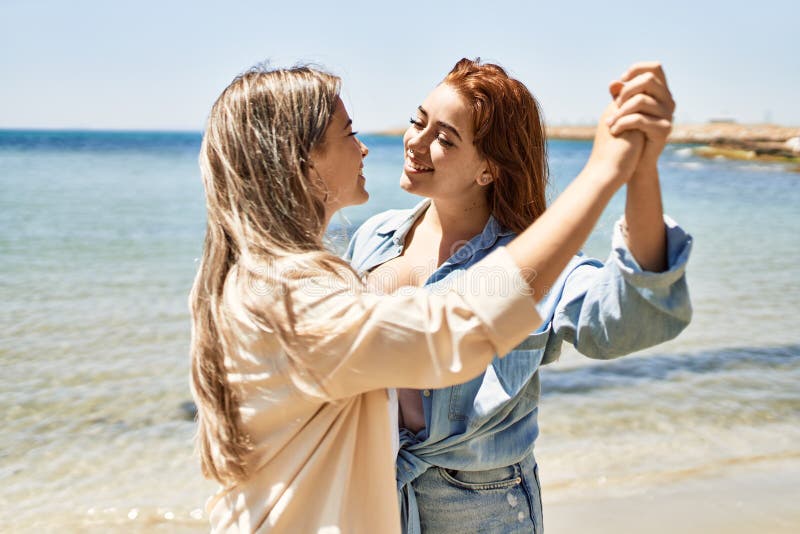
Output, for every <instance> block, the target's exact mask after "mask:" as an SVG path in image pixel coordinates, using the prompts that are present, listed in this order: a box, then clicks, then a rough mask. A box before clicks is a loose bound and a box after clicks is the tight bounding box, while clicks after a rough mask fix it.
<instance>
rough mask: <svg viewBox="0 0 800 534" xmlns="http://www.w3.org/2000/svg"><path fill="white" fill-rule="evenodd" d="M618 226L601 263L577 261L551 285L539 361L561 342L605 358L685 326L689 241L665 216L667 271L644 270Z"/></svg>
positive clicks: (547, 360)
mask: <svg viewBox="0 0 800 534" xmlns="http://www.w3.org/2000/svg"><path fill="white" fill-rule="evenodd" d="M621 222H622V220H620V221H618V222H617V223H616V225H615V228H614V235H613V238H612V250H611V254H610V256H609V258H608V260H607V261H606V263H605V264H602V263H600V262H599V261H596V260H582V261H577V262H575V264H573V265H572V266H571V268H570V267H568V268H567V270H565V272H564V274H563V275H562V279H561V280H559V282H557V283H556V287H557V288H558V290H559V291H558V295H557V302H555V303H554V311H553V312H552V315H551V317H552V323H551V328H552V334H553V335H552V336H551V339H550V340H549V341H548V350H547V351H546V353H545V355H544V360H543V363H550V362H551V361H553V360H555V359H556V358H557V357H558V354H559V353H560V349H559V347H560V344H561V342H562V341H567V342H569V343H571V344H572V345H574V346H575V348H576V349H577V350H578V351H579V352H580V353H582V354H584V355H586V356H589V357H590V358H600V359H607V358H614V357H617V356H622V355H625V354H629V353H631V352H634V351H637V350H641V349H644V348H647V347H651V346H653V345H657V344H659V343H663V342H664V341H668V340H670V339H672V338H674V337H675V336H677V335H678V334H679V333H680V332H681V331H683V329H684V328H686V326H687V325H688V324H689V322H690V320H691V317H692V306H691V300H690V298H689V290H688V286H687V284H686V265H687V262H688V259H689V254H690V252H691V248H692V237H691V236H690V235H689V234H687V233H686V232H685V231H684V230H683V229H682V228H681V227H680V226H679V225H678V224H677V223H676V222H675V221H674V220H672V219H671V218H670V217H668V216H665V217H664V224H665V227H666V232H667V265H668V267H667V269H666V270H665V271H663V272H658V273H657V272H648V271H644V270H642V268H641V267H640V266H639V264H638V263H637V262H636V259H635V258H634V257H633V254H631V252H630V250H629V249H628V247H627V244H626V242H625V238H624V236H623V233H622V228H621ZM552 305H553V303H551V306H552ZM551 309H552V308H551ZM540 311H541V308H540ZM543 315H545V314H544V313H543Z"/></svg>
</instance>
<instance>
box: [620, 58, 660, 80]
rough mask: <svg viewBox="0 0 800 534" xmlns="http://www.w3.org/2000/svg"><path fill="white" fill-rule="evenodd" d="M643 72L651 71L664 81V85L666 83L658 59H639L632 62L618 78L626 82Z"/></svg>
mask: <svg viewBox="0 0 800 534" xmlns="http://www.w3.org/2000/svg"><path fill="white" fill-rule="evenodd" d="M645 72H652V73H653V74H654V75H655V76H656V77H657V78H658V79H660V80H661V81H662V82H663V83H664V85H667V75H666V74H664V68H663V67H662V66H661V62H659V61H640V62H638V63H634V64H633V65H631V66H630V67H628V70H626V71H625V73H624V74H623V75H622V77H621V78H620V80H622V81H623V82H627V81H629V80H632V79H634V78H635V77H637V76H638V75H640V74H644V73H645Z"/></svg>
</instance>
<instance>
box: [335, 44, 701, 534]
mask: <svg viewBox="0 0 800 534" xmlns="http://www.w3.org/2000/svg"><path fill="white" fill-rule="evenodd" d="M610 91H611V94H612V97H614V99H615V101H616V104H617V105H616V106H612V107H611V108H610V109H612V111H610V112H609V113H608V114H607V116H606V117H604V119H605V120H606V124H607V125H609V126H610V130H611V133H612V134H614V135H619V134H621V133H623V132H626V131H630V130H640V131H642V132H644V134H645V137H646V142H645V147H644V151H643V153H642V156H641V159H640V160H639V163H638V164H637V166H636V169H635V171H634V174H633V177H632V179H631V180H630V181H629V182H628V184H627V197H626V206H625V215H624V217H622V218H621V219H620V221H619V222H618V223H617V225H616V227H615V231H614V237H613V240H612V251H611V255H610V257H609V259H608V261H607V262H606V263H602V262H600V261H598V260H594V259H590V258H586V257H585V256H583V255H582V254H580V253H579V254H578V255H576V256H575V257H574V258H573V259H572V260H571V261H570V263H569V264H568V265H567V267H566V269H564V271H563V272H562V273H561V275H560V277H558V279H557V281H556V282H555V283H554V284H552V285H551V286H550V288H549V291H548V292H547V293H546V294H545V295H542V299H541V300H540V301H539V302H538V304H537V310H538V312H539V315H540V316H541V317H542V318H543V320H544V323H543V324H542V326H541V327H540V328H539V329H538V330H536V331H535V332H532V333H531V334H530V335H529V336H528V337H527V339H525V341H523V342H522V343H520V344H519V345H517V346H516V348H515V349H514V350H512V351H511V352H510V353H508V354H497V355H496V356H497V357H496V358H495V359H494V360H493V361H492V363H491V364H490V365H489V366H488V367H487V368H486V371H485V372H484V373H483V374H481V375H480V376H478V377H477V378H475V379H473V380H470V381H469V382H466V383H463V384H459V385H455V386H451V387H446V388H441V389H424V390H415V389H401V390H398V392H397V393H398V397H399V410H398V413H399V416H398V425H399V429H400V449H399V454H398V458H397V470H396V475H397V482H398V488H399V491H400V495H399V498H400V506H401V515H402V518H403V528H404V531H406V532H411V533H417V532H421V531H422V532H425V531H429V532H437V533H448V532H458V533H463V532H504V533H506V532H532V531H533V532H537V533H540V532H542V531H543V522H542V511H541V496H540V485H539V479H538V469H537V466H536V461H535V459H534V456H533V449H534V441H535V440H536V437H537V436H538V432H539V428H538V423H537V413H538V401H539V390H540V387H539V373H538V370H539V366H540V365H542V364H546V363H550V362H552V361H554V360H555V359H557V358H558V356H559V354H560V350H561V345H562V343H563V342H564V341H567V342H569V343H572V344H573V345H574V346H575V347H576V348H577V350H578V351H580V352H581V353H583V354H585V355H587V356H589V357H591V358H598V359H608V358H613V357H617V356H621V355H623V354H628V353H630V352H633V351H636V350H640V349H642V348H645V347H648V346H652V345H655V344H657V343H661V342H663V341H666V340H668V339H671V338H673V337H675V336H676V335H677V334H678V333H679V332H680V331H681V330H683V329H684V328H685V327H686V325H687V324H688V323H689V320H690V318H691V304H690V301H689V295H688V290H687V287H686V281H685V277H684V270H685V267H686V261H687V259H688V255H689V251H690V248H691V237H690V236H688V235H687V234H686V233H685V232H683V230H682V229H681V228H680V227H678V226H677V224H676V223H675V222H674V221H672V220H671V219H670V218H669V217H665V216H664V215H663V212H662V206H661V195H660V186H659V180H658V169H657V161H658V157H659V155H660V154H661V151H662V150H663V148H664V145H665V143H666V138H667V135H668V133H669V131H670V129H671V121H672V113H673V110H674V107H675V105H674V102H673V100H672V97H671V94H670V92H669V89H668V88H667V84H666V79H665V77H664V73H663V71H662V69H661V67H660V65H658V64H657V63H640V64H636V65H634V66H632V67H631V68H630V69H629V70H628V71H627V72H626V73H625V75H623V77H622V78H621V79H620V80H618V81H615V82H614V83H612V84H611V86H610ZM410 122H411V125H410V127H409V128H408V130H407V131H406V133H405V135H404V137H403V146H404V150H405V164H404V167H403V172H402V175H401V178H400V186H401V187H402V188H403V189H405V190H406V191H408V192H410V193H414V194H417V195H420V196H423V197H425V200H423V201H422V202H421V203H420V204H418V205H417V206H416V207H415V208H413V209H410V210H390V211H388V212H385V213H381V214H378V215H376V216H374V217H372V218H371V219H369V220H368V221H367V222H366V223H364V225H362V226H361V227H360V228H359V229H358V231H357V232H356V234H355V235H354V236H353V239H352V240H351V243H350V246H349V248H348V253H347V255H348V259H349V260H350V261H351V264H352V265H353V267H354V268H355V269H356V270H357V271H358V272H359V273H360V274H361V275H362V276H363V275H366V276H367V280H368V282H369V283H370V284H371V285H373V286H376V287H378V288H379V289H381V290H383V291H386V292H389V291H393V290H395V289H396V288H398V287H401V286H424V287H427V288H429V290H430V291H431V292H434V293H439V292H442V291H447V290H448V288H450V287H452V286H453V285H454V284H457V283H458V281H459V280H462V279H463V275H464V272H465V271H466V270H467V269H468V268H469V267H471V266H472V265H474V264H476V263H477V262H479V261H480V260H481V259H482V258H485V257H486V256H487V255H489V254H490V253H492V251H494V250H497V249H498V248H501V247H503V246H505V245H506V244H507V243H509V242H510V241H511V240H512V239H513V238H514V237H515V236H516V235H517V234H519V233H520V232H522V231H523V230H524V229H525V228H526V227H528V226H529V225H530V224H531V223H532V222H533V221H535V220H536V219H538V218H539V217H540V216H541V215H542V214H543V213H544V211H545V209H546V200H545V192H546V186H547V181H548V165H547V154H546V139H545V131H544V125H543V121H542V117H541V113H540V111H539V106H538V105H537V102H536V100H535V98H534V97H533V95H532V94H531V93H530V91H529V90H528V89H527V88H526V87H525V86H524V85H523V84H522V83H521V82H519V81H518V80H515V79H513V78H511V77H509V76H508V74H507V73H506V72H505V70H503V68H501V67H499V66H497V65H493V64H482V63H480V61H479V60H477V61H471V60H468V59H462V60H461V61H459V62H458V63H457V64H456V65H455V67H454V68H453V69H452V70H451V71H450V73H449V74H448V75H447V76H446V77H445V79H444V80H443V81H442V83H441V84H440V85H439V86H437V87H436V88H435V89H434V90H433V91H432V92H431V93H430V94H429V95H428V97H427V98H426V99H425V101H424V102H423V103H422V104H421V105H420V106H419V107H418V108H417V110H416V112H415V113H414V115H413V116H412V117H411V120H410ZM541 246H542V247H549V246H552V245H547V244H544V243H542V244H541ZM558 246H559V245H556V248H557V247H558ZM548 250H549V249H548ZM540 252H542V251H541V250H540ZM503 289H504V288H503V287H502V286H498V287H497V288H496V291H498V292H500V291H503ZM437 349H438V350H441V351H446V350H447V347H437ZM411 356H412V355H411V354H409V358H410V357H411ZM501 357H502V358H501ZM411 361H412V360H410V359H409V365H411V363H410V362H411Z"/></svg>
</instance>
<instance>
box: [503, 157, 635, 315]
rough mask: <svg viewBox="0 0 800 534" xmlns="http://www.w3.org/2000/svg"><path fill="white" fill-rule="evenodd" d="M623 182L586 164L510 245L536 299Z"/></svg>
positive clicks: (583, 239)
mask: <svg viewBox="0 0 800 534" xmlns="http://www.w3.org/2000/svg"><path fill="white" fill-rule="evenodd" d="M621 183H622V182H621V181H620V180H619V179H618V178H617V179H614V178H609V176H608V173H604V172H602V171H600V170H598V167H596V166H595V167H593V166H587V167H586V168H585V169H584V170H583V171H582V172H581V174H579V175H578V177H577V178H576V179H575V180H574V181H573V182H572V183H571V184H570V185H569V186H568V187H567V189H565V190H564V192H563V193H562V194H561V195H560V196H559V197H558V199H556V201H555V202H554V203H553V204H552V205H551V206H550V207H548V208H547V210H546V211H545V212H544V213H543V214H542V215H541V216H540V217H539V218H538V219H537V220H536V222H535V223H534V224H533V225H532V226H531V227H529V228H528V229H527V230H525V231H524V232H523V233H522V234H520V236H519V237H518V238H517V239H515V240H514V241H512V242H511V243H509V244H508V245H507V247H506V248H507V250H508V251H509V253H511V256H512V258H513V259H514V261H515V262H516V263H517V265H518V266H519V267H520V269H521V270H522V273H523V276H524V277H525V279H526V280H527V282H528V284H529V285H530V286H531V289H532V290H533V296H534V299H535V300H537V301H538V300H540V299H541V298H542V296H543V295H544V294H545V292H546V291H547V290H548V288H549V287H550V286H551V285H552V284H553V283H554V282H555V280H556V279H557V278H558V276H559V275H560V274H561V271H562V270H563V269H564V267H565V266H566V264H567V262H569V260H570V259H571V258H572V257H573V256H574V255H575V253H576V252H577V251H578V250H579V249H580V247H581V246H582V245H583V243H584V242H585V241H586V239H587V238H588V236H589V234H590V233H591V231H592V228H594V225H595V223H596V222H597V220H598V218H599V217H600V215H601V214H602V213H603V209H604V208H605V206H606V204H607V203H608V201H609V200H610V199H611V197H612V196H613V195H614V193H615V192H616V191H617V189H618V188H619V187H620V185H621Z"/></svg>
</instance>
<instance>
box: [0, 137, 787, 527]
mask: <svg viewBox="0 0 800 534" xmlns="http://www.w3.org/2000/svg"><path fill="white" fill-rule="evenodd" d="M362 140H363V141H364V142H365V143H366V144H367V145H368V146H369V147H370V155H369V157H368V158H367V160H366V164H365V173H366V176H367V188H368V190H369V191H370V193H371V199H370V201H369V203H367V204H366V205H364V206H359V207H354V208H350V209H348V210H345V212H344V215H343V216H342V217H337V218H336V219H335V220H334V222H333V225H332V226H333V227H334V228H333V230H334V231H333V232H332V234H331V241H332V246H341V244H342V242H343V239H344V238H343V237H342V234H343V233H345V232H346V228H352V227H354V226H356V225H358V224H359V223H360V222H362V221H363V220H364V219H365V218H366V217H368V216H369V215H371V214H373V213H376V212H378V211H381V210H384V209H389V208H396V207H410V206H413V205H414V204H415V203H416V202H417V201H418V199H417V198H415V197H412V196H411V195H408V194H406V193H404V192H402V191H400V190H399V188H398V187H397V179H398V176H399V170H400V166H401V161H402V148H401V140H400V139H399V138H395V137H379V136H364V137H363V139H362ZM199 144H200V136H199V134H194V133H104V132H32V131H23V132H12V131H0V302H2V307H1V308H0V310H2V312H0V377H2V378H0V414H2V415H0V417H1V418H2V426H3V431H2V433H0V530H2V531H6V530H8V531H37V532H39V531H64V530H67V531H69V530H80V531H90V532H92V531H97V532H108V531H119V532H131V531H133V532H136V531H148V532H149V531H152V530H157V531H158V530H161V531H169V532H184V531H185V532H202V531H205V530H206V529H207V523H206V518H205V516H204V512H203V505H204V501H205V499H206V497H208V496H209V495H210V494H211V493H212V492H213V491H214V484H212V483H210V482H208V481H205V480H203V479H202V477H201V476H200V472H199V467H198V464H197V461H196V459H195V458H194V456H193V449H192V437H193V432H194V424H193V423H192V422H191V420H190V417H189V416H188V415H187V410H186V407H185V403H186V402H187V401H188V400H190V393H189V385H188V382H189V381H188V372H189V357H188V343H189V317H188V309H187V295H188V292H189V288H190V286H191V282H192V278H193V276H194V273H195V269H196V266H197V264H196V258H197V257H198V256H199V255H200V251H201V246H202V237H203V231H204V217H205V213H204V203H203V192H202V186H201V183H200V179H199V171H198V166H197V152H198V148H199ZM590 148H591V146H590V144H589V143H585V142H568V141H554V142H552V143H551V144H550V169H551V173H552V178H553V180H552V182H553V183H552V186H551V191H550V196H551V197H554V196H555V195H556V194H557V192H558V191H559V190H561V189H563V187H564V186H565V185H566V184H567V183H568V182H569V180H570V179H571V178H572V177H574V176H575V175H576V174H577V173H578V171H579V170H580V168H581V167H582V166H583V164H584V163H585V161H586V159H587V158H588V155H589V151H590ZM661 173H662V187H663V191H664V204H665V209H666V211H667V212H668V213H669V214H670V215H671V216H672V217H673V218H675V219H676V220H678V221H679V222H680V223H681V224H682V225H683V226H684V227H685V228H686V229H687V230H688V231H689V232H691V233H692V234H693V236H694V238H695V245H694V250H693V253H692V258H691V261H690V265H689V271H688V275H687V276H688V280H689V284H690V289H691V293H692V298H693V302H694V309H695V316H694V320H693V323H692V324H691V326H690V327H689V328H688V329H687V330H686V331H685V332H684V333H683V334H682V335H681V336H680V337H679V338H677V339H676V340H674V341H671V342H669V343H665V344H663V345H660V346H657V347H653V348H651V349H648V350H647V351H643V352H642V353H639V354H635V355H631V356H628V357H625V358H621V359H618V360H615V361H612V362H594V361H591V360H588V359H586V358H583V357H580V356H579V355H576V354H575V353H574V351H570V350H567V351H565V354H564V356H563V357H562V359H561V361H560V362H558V363H556V364H554V365H552V366H549V367H548V368H547V369H545V370H544V371H543V373H542V387H543V398H542V406H541V410H540V422H541V430H542V434H541V437H540V438H539V441H538V442H537V457H538V460H539V462H540V469H541V475H542V479H543V489H544V495H545V500H546V502H548V501H549V502H553V501H558V500H563V499H571V498H577V497H579V496H581V495H585V494H591V493H594V492H597V491H602V492H604V493H612V494H626V493H636V492H641V491H645V489H646V488H647V487H651V486H653V485H654V484H660V483H662V482H665V481H673V480H681V479H687V478H691V477H696V476H702V475H703V474H706V473H714V472H718V471H721V470H725V469H731V468H734V467H735V466H736V465H742V464H756V463H760V462H768V461H776V460H777V461H781V460H788V461H791V462H794V464H793V465H794V466H797V465H798V464H797V461H798V460H800V446H798V445H797V444H798V443H799V442H800V389H798V384H799V383H800V328H798V326H797V314H798V311H799V310H798V302H799V301H800V283H799V282H798V280H800V237H798V236H800V222H799V217H798V216H800V174H798V173H793V172H789V171H788V170H787V169H785V168H784V167H781V166H779V165H763V164H756V163H747V162H730V161H722V160H705V159H701V158H698V157H695V156H693V155H692V152H691V148H690V147H686V146H669V147H668V148H667V150H666V152H665V154H664V156H663V158H662V165H661ZM623 209H624V193H621V194H618V195H617V197H615V199H614V200H613V201H612V203H611V205H610V206H609V208H608V209H607V210H606V212H605V213H604V215H603V217H602V219H601V221H600V223H599V224H598V226H597V229H596V231H595V232H594V234H593V235H592V237H591V238H590V239H589V241H588V242H587V244H586V247H585V250H586V251H587V253H589V254H591V255H594V256H598V257H601V258H605V257H606V256H607V254H608V250H609V242H610V235H611V228H612V225H613V222H614V221H615V220H616V218H617V217H618V216H619V215H620V214H621V213H622V211H623Z"/></svg>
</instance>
